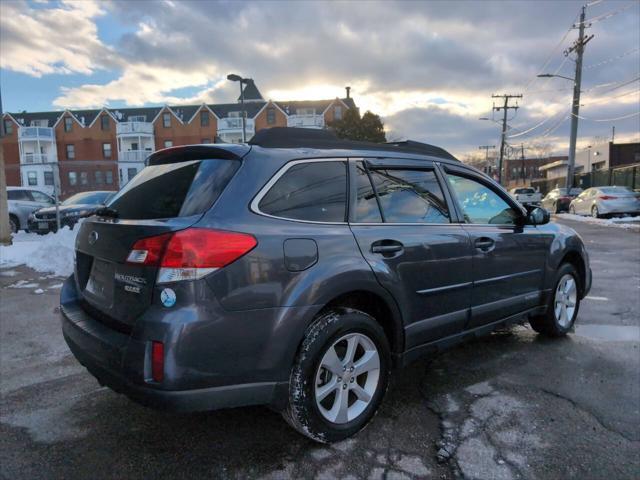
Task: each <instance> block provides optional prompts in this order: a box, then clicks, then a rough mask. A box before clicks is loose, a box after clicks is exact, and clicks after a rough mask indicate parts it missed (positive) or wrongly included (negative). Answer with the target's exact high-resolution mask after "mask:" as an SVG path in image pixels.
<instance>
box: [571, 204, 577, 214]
mask: <svg viewBox="0 0 640 480" xmlns="http://www.w3.org/2000/svg"><path fill="white" fill-rule="evenodd" d="M569 213H570V214H571V215H575V214H576V209H575V208H574V206H573V205H570V206H569Z"/></svg>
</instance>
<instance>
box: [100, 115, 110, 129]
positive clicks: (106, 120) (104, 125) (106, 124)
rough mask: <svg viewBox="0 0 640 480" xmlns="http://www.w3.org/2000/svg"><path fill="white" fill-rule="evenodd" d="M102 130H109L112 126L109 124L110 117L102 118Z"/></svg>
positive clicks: (104, 116)
mask: <svg viewBox="0 0 640 480" xmlns="http://www.w3.org/2000/svg"><path fill="white" fill-rule="evenodd" d="M100 128H101V129H102V130H109V129H110V128H111V124H110V123H109V115H103V116H101V117H100Z"/></svg>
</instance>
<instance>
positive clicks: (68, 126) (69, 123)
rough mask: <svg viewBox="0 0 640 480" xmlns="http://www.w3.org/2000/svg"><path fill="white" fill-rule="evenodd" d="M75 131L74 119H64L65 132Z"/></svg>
mask: <svg viewBox="0 0 640 480" xmlns="http://www.w3.org/2000/svg"><path fill="white" fill-rule="evenodd" d="M72 129H73V119H72V118H71V117H64V131H65V132H70V131H71V130H72Z"/></svg>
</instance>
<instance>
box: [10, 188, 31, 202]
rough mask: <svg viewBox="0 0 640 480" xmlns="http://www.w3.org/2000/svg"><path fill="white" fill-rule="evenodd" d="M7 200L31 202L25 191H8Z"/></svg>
mask: <svg viewBox="0 0 640 480" xmlns="http://www.w3.org/2000/svg"><path fill="white" fill-rule="evenodd" d="M7 199H9V200H21V201H23V202H24V201H27V202H30V201H31V197H29V194H27V192H25V191H24V190H8V191H7Z"/></svg>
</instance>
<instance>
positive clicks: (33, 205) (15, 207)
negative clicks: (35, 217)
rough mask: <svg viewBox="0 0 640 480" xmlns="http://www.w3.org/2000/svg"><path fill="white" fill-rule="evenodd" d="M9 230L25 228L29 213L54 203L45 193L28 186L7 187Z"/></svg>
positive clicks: (13, 231) (15, 230)
mask: <svg viewBox="0 0 640 480" xmlns="http://www.w3.org/2000/svg"><path fill="white" fill-rule="evenodd" d="M7 200H8V204H9V225H10V227H11V232H12V233H16V232H17V231H18V230H27V225H28V223H27V222H28V220H29V215H30V214H31V213H33V212H35V211H36V210H38V209H40V208H43V207H50V206H52V205H55V201H54V200H53V198H52V197H51V196H49V195H47V194H46V193H44V192H42V191H40V190H38V189H35V188H29V187H7Z"/></svg>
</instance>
